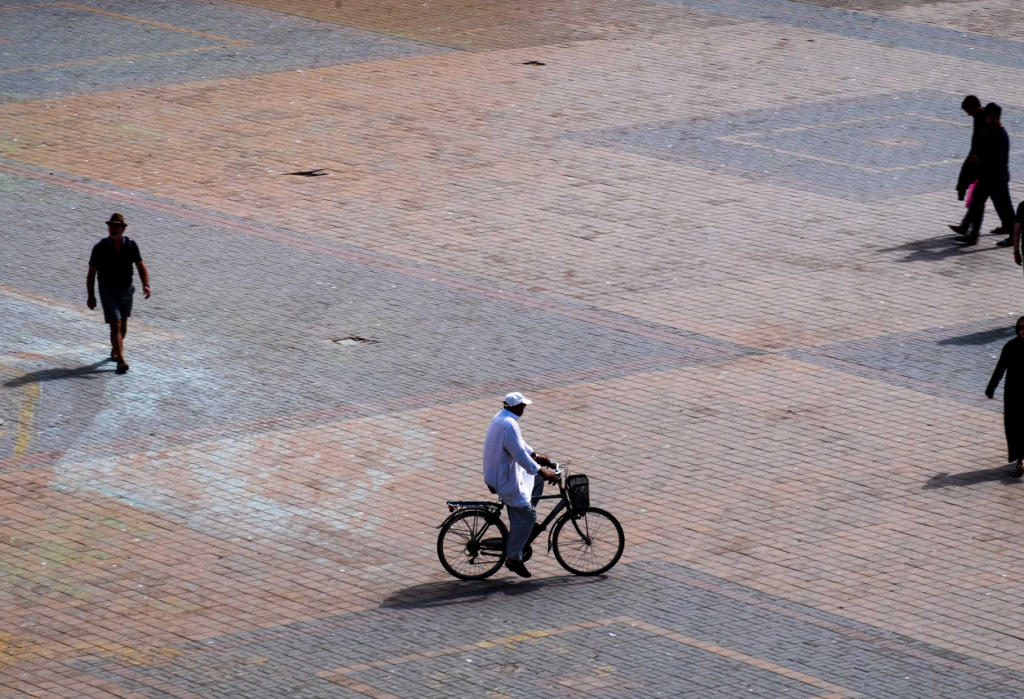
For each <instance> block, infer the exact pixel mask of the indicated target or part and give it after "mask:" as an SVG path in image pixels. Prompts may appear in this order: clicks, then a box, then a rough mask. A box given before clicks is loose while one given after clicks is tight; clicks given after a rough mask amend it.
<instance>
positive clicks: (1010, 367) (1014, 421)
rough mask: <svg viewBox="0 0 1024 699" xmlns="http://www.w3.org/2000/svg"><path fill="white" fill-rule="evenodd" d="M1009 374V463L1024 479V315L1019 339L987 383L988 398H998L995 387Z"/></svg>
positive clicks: (1005, 402) (1005, 393)
mask: <svg viewBox="0 0 1024 699" xmlns="http://www.w3.org/2000/svg"><path fill="white" fill-rule="evenodd" d="M1004 373H1005V374H1006V383H1005V384H1004V385H1003V428H1004V429H1005V430H1006V448H1007V450H1008V451H1009V454H1010V458H1009V460H1010V461H1016V462H1017V475H1018V476H1024V316H1021V317H1020V318H1018V319H1017V337H1015V338H1013V339H1012V340H1010V341H1009V342H1007V343H1006V344H1005V345H1003V351H1002V352H1001V353H1000V354H999V363H998V364H996V370H995V372H993V374H992V380H991V381H989V382H988V388H986V389H985V395H986V396H988V397H989V398H993V397H995V393H996V387H997V386H998V385H999V382H1000V381H1001V380H1002V378H1003V374H1004Z"/></svg>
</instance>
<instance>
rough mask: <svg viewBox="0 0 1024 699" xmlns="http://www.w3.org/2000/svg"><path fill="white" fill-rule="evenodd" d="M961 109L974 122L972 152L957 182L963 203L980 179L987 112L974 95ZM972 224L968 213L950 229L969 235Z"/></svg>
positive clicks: (957, 190) (962, 166) (958, 195)
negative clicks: (979, 162)
mask: <svg viewBox="0 0 1024 699" xmlns="http://www.w3.org/2000/svg"><path fill="white" fill-rule="evenodd" d="M960 109H962V110H964V113H965V114H966V115H967V116H969V117H971V120H972V121H973V122H974V128H973V129H971V150H970V152H968V153H967V157H966V158H964V164H963V165H961V166H960V176H959V177H957V180H956V194H957V198H958V199H959V200H960V201H963V200H964V198H965V197H966V196H967V190H968V188H970V186H971V185H972V184H974V181H975V180H977V179H978V161H979V160H980V158H979V157H978V151H979V150H980V147H981V137H982V135H983V134H984V133H985V114H984V112H985V110H984V109H983V108H982V106H981V100H979V99H978V98H977V97H975V96H974V95H967V96H966V97H964V101H963V102H961V103H960ZM970 223H971V212H970V211H966V212H965V213H964V218H963V220H962V221H961V222H960V225H958V226H954V225H953V224H949V227H950V228H951V229H953V230H954V231H955V232H956V233H959V234H960V235H967V233H968V231H970Z"/></svg>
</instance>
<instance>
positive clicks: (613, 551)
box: [551, 507, 626, 575]
mask: <svg viewBox="0 0 1024 699" xmlns="http://www.w3.org/2000/svg"><path fill="white" fill-rule="evenodd" d="M573 519H574V517H573V516H572V515H568V514H567V515H565V516H564V517H562V518H561V519H560V520H558V522H556V523H555V529H554V531H553V532H552V533H551V538H552V544H553V546H552V548H553V550H554V553H555V558H556V559H557V560H558V564H559V565H561V566H562V567H563V568H565V569H566V570H567V571H569V572H570V573H572V574H573V575H600V574H601V573H605V572H607V571H608V570H610V569H611V567H612V566H614V565H615V564H616V563H618V562H619V558H621V557H622V550H623V549H624V548H625V547H626V535H625V534H623V533H622V525H620V524H619V521H618V520H617V519H615V518H614V517H613V516H612V515H611V514H609V513H608V512H605V511H604V510H601V509H598V508H596V507H588V508H587V509H585V510H582V511H579V512H576V513H575V520H576V522H575V525H576V526H573ZM577 528H578V530H577ZM581 534H582V536H581Z"/></svg>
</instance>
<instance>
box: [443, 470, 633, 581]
mask: <svg viewBox="0 0 1024 699" xmlns="http://www.w3.org/2000/svg"><path fill="white" fill-rule="evenodd" d="M552 466H553V467H554V470H555V474H556V475H558V494H557V495H541V496H540V498H539V499H540V500H559V501H560V502H559V503H558V504H557V505H555V507H554V509H552V510H551V512H549V513H548V516H547V517H545V518H544V521H543V522H541V523H540V524H534V525H533V533H532V534H530V538H529V540H528V541H527V543H526V546H525V547H524V548H523V561H524V562H526V561H528V560H530V558H531V557H532V556H533V546H532V544H533V542H534V540H535V539H536V538H537V537H538V536H539V535H540V534H541V533H542V532H544V531H545V530H546V529H547V528H548V525H549V524H550V523H551V521H552V520H553V519H555V517H557V516H558V514H559V513H560V512H562V511H563V510H565V513H564V514H562V516H561V517H560V518H559V519H558V521H557V522H555V526H554V527H553V528H552V529H551V532H550V533H549V534H548V551H549V552H551V551H554V554H555V560H557V561H558V564H559V565H561V566H562V567H563V568H565V569H566V570H567V571H569V572H570V573H572V574H573V575H601V574H602V573H605V572H607V571H608V570H610V569H611V568H612V566H614V565H615V564H616V563H618V562H619V558H621V557H622V551H623V549H624V548H625V545H626V537H625V535H624V534H623V533H622V525H620V524H619V521H618V520H617V519H615V517H613V516H612V515H611V514H610V513H609V512H606V511H605V510H602V509H600V508H597V507H591V506H590V482H589V480H588V478H587V476H585V475H582V474H578V475H575V476H570V475H569V470H568V469H567V468H562V467H560V466H559V465H558V464H557V463H556V464H552ZM538 477H539V476H538ZM504 507H505V503H504V502H502V501H501V499H500V498H499V499H498V502H490V501H477V500H449V501H448V511H449V512H450V513H451V514H450V515H448V518H447V519H445V521H444V522H442V523H441V524H440V525H439V526H438V529H440V530H441V531H440V533H438V535H437V557H438V558H439V559H440V561H441V565H442V566H444V569H445V570H447V571H448V572H449V573H451V574H452V575H454V576H455V577H456V578H459V579H461V580H483V579H484V578H488V577H490V576H492V575H494V574H495V573H496V572H498V571H499V570H500V569H501V566H502V565H503V564H504V563H505V558H506V542H507V539H508V527H506V526H505V523H504V522H503V521H502V519H501V512H502V510H503V509H504ZM570 524H571V525H572V526H569V525H570Z"/></svg>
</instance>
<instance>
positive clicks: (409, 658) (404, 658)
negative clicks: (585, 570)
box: [316, 617, 628, 697]
mask: <svg viewBox="0 0 1024 699" xmlns="http://www.w3.org/2000/svg"><path fill="white" fill-rule="evenodd" d="M623 619H626V617H616V618H614V619H601V620H599V621H586V622H581V623H579V624H573V625H571V626H563V627H561V628H557V629H549V630H547V631H537V630H532V629H531V630H527V631H523V632H522V633H519V634H515V635H513V636H502V637H501V638H495V639H492V640H490V641H477V642H476V643H470V644H468V645H465V646H454V647H451V648H439V649H438V650H428V651H423V652H422V653H409V654H408V655H399V656H396V657H394V658H386V659H384V660H375V661H373V662H371V663H361V664H359V665H351V666H349V667H340V668H337V669H336V670H324V671H321V672H318V673H316V676H317V677H320V678H322V679H325V680H328V681H330V682H334V683H335V684H342V685H344V686H346V687H349V688H350V689H355V687H353V686H352V684H353V683H355V682H356V681H355V680H353V679H351V678H350V677H347V675H349V674H351V673H353V672H362V671H365V670H377V669H380V668H384V667H392V666H394V665H404V664H405V663H412V662H417V661H421V660H431V659H433V658H442V657H444V656H447V655H456V654H458V653H469V652H472V651H475V650H484V649H487V648H494V647H496V646H505V647H507V648H514V647H515V644H516V643H528V642H530V641H536V640H538V639H541V638H547V637H549V636H558V635H560V634H564V633H569V632H570V631H580V630H581V629H588V628H597V627H600V626H611V625H612V624H615V623H619V622H621V621H622V620H623ZM627 620H628V619H627ZM359 684H361V683H359ZM362 686H366V685H362ZM371 689H372V688H371ZM356 691H362V690H358V689H357V690H356ZM373 691H377V690H373ZM363 693H364V694H366V692H363ZM368 696H372V697H380V696H391V695H379V694H369V695H368Z"/></svg>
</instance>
